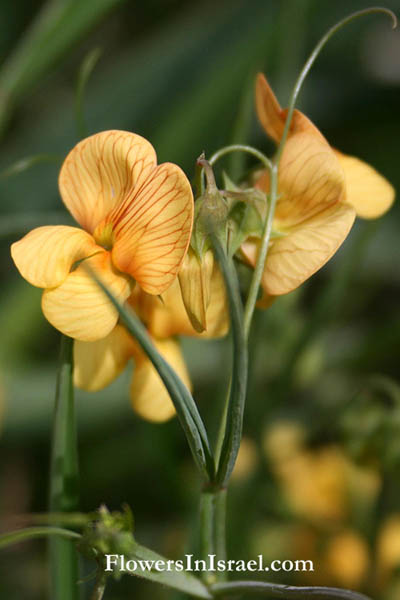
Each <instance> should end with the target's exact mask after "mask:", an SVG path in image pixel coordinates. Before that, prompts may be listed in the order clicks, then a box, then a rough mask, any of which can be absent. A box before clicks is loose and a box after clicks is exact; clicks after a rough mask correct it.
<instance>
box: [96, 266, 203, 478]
mask: <svg viewBox="0 0 400 600" xmlns="http://www.w3.org/2000/svg"><path fill="white" fill-rule="evenodd" d="M88 271H89V269H88ZM89 272H90V274H91V276H92V277H93V279H94V280H95V281H96V283H97V284H98V285H99V286H100V288H101V289H102V290H103V292H104V293H105V294H106V295H107V296H108V298H109V299H110V300H111V302H112V304H113V305H114V306H115V308H116V309H117V311H118V313H119V315H120V317H121V321H122V322H123V323H124V325H125V327H126V328H127V329H128V331H129V333H130V334H131V335H132V336H133V337H134V338H135V339H136V340H137V341H138V342H139V344H140V346H141V348H142V350H143V351H144V353H145V354H146V355H147V356H148V358H149V359H150V361H151V362H152V364H153V365H154V367H155V368H156V370H157V372H158V374H159V376H160V377H161V379H162V381H163V383H164V385H165V387H166V389H167V390H168V393H169V395H170V397H171V400H172V402H173V403H174V406H175V409H176V413H177V415H178V419H179V421H180V423H181V425H182V428H183V430H184V432H185V435H186V439H187V440H188V443H189V446H190V449H191V451H192V455H193V458H194V460H195V463H196V464H197V466H198V467H199V469H200V471H201V472H202V473H203V474H204V475H205V476H206V477H207V478H208V479H209V480H210V481H211V480H213V477H214V459H213V457H212V454H211V450H210V446H209V442H208V437H207V432H206V429H205V427H204V424H203V421H202V419H201V416H200V414H199V411H198V409H197V406H196V404H195V402H194V400H193V398H192V395H191V394H190V392H189V390H188V389H187V387H186V386H185V384H184V383H183V382H182V380H181V379H180V378H179V377H178V375H177V374H176V373H175V371H174V370H173V369H172V368H171V367H170V365H169V364H168V363H167V361H166V360H165V359H164V358H163V357H162V356H161V354H159V352H158V351H157V349H156V348H155V346H154V344H153V342H152V341H151V339H150V337H149V335H148V334H147V331H146V329H145V327H144V326H143V325H142V323H141V321H140V320H139V319H138V318H137V316H136V315H135V314H134V313H133V311H132V310H131V309H130V308H128V307H125V306H122V305H121V304H120V303H119V302H118V301H117V300H116V298H115V297H114V296H113V294H111V292H110V291H109V290H108V289H107V287H106V286H105V285H104V284H103V283H102V281H101V280H100V279H99V278H98V277H97V276H96V275H95V274H94V273H93V271H91V270H90V271H89Z"/></svg>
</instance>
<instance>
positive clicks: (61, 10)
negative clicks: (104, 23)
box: [0, 0, 124, 129]
mask: <svg viewBox="0 0 400 600" xmlns="http://www.w3.org/2000/svg"><path fill="white" fill-rule="evenodd" d="M123 1H124V0H96V2H82V0H69V1H67V2H52V1H50V0H48V2H47V3H46V4H45V5H44V7H43V9H42V11H41V12H40V13H39V15H38V17H37V18H36V20H35V21H34V23H33V25H32V26H31V28H30V30H29V31H28V33H27V34H26V35H25V36H24V37H23V38H22V40H21V42H20V44H19V45H18V46H17V48H16V49H15V51H14V53H13V54H12V55H11V56H10V58H9V59H8V60H7V62H6V63H4V65H3V67H2V69H1V71H0V87H1V89H2V100H1V103H0V129H3V128H4V126H5V125H6V123H7V122H8V119H9V117H10V114H11V112H12V110H13V108H14V106H15V105H16V104H17V103H18V102H20V101H21V100H22V98H23V97H24V96H25V95H26V94H27V92H28V91H30V89H31V88H32V87H33V86H34V85H35V84H36V83H37V81H38V80H40V78H41V77H42V76H43V75H44V74H45V73H47V72H48V71H49V70H50V69H51V67H52V66H53V65H54V64H55V63H56V62H57V61H59V60H60V59H61V58H62V57H63V56H64V55H65V54H66V53H67V52H68V50H69V49H70V48H71V47H72V46H73V45H74V44H75V43H76V42H77V41H78V40H80V39H81V38H82V37H83V36H84V35H85V34H86V33H87V32H88V31H89V30H90V29H91V28H92V27H93V26H94V25H95V24H96V23H98V22H99V21H100V20H101V19H102V18H103V17H104V16H105V15H106V14H107V13H108V12H110V11H111V10H112V9H113V8H115V7H116V6H118V4H121V3H122V2H123Z"/></svg>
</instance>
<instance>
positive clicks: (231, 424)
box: [212, 236, 247, 488]
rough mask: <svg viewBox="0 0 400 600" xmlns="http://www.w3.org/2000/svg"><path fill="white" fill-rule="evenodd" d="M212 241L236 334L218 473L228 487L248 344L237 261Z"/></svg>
mask: <svg viewBox="0 0 400 600" xmlns="http://www.w3.org/2000/svg"><path fill="white" fill-rule="evenodd" d="M212 242H213V246H214V250H215V254H216V257H217V259H218V262H219V265H220V267H221V270H222V273H223V276H224V280H225V286H226V290H227V295H228V300H229V314H230V319H231V328H232V336H233V344H232V346H233V364H232V382H231V386H230V394H229V406H228V412H227V419H226V427H225V432H224V440H223V443H222V449H221V456H220V460H219V462H218V467H217V476H216V482H217V485H218V486H219V487H222V488H224V487H226V486H227V485H228V482H229V478H230V476H231V473H232V471H233V468H234V466H235V462H236V458H237V454H238V452H239V446H240V442H241V437H242V427H243V413H244V405H245V401H246V387H247V344H246V338H245V333H244V326H243V307H242V301H241V299H240V292H239V283H238V279H237V274H236V271H235V268H234V265H233V261H232V259H231V258H229V257H228V256H227V255H226V253H225V250H224V249H223V247H222V245H221V243H220V241H219V240H218V239H217V238H216V237H215V236H213V238H212Z"/></svg>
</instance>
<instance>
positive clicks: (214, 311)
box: [74, 267, 229, 422]
mask: <svg viewBox="0 0 400 600" xmlns="http://www.w3.org/2000/svg"><path fill="white" fill-rule="evenodd" d="M128 303H129V304H131V306H132V307H133V308H134V310H135V312H136V313H137V315H138V316H139V317H140V318H141V320H142V321H143V322H144V324H145V325H146V328H147V330H148V332H149V334H150V335H151V337H152V339H153V342H154V344H155V346H156V348H157V350H158V351H159V352H160V354H162V356H163V357H164V358H165V360H166V361H167V362H168V363H169V364H170V365H171V367H172V368H173V369H174V370H175V371H176V372H177V374H178V375H179V377H180V378H181V379H182V381H183V382H184V383H185V384H186V386H187V387H188V388H189V389H191V382H190V378H189V374H188V371H187V368H186V365H185V361H184V358H183V355H182V352H181V349H180V345H179V342H178V340H177V339H176V336H177V335H186V336H196V337H203V338H214V337H221V336H223V335H225V334H226V332H227V330H228V326H229V323H228V318H227V311H226V296H225V287H224V282H223V279H222V275H221V273H220V271H219V269H217V268H216V267H215V269H214V271H213V276H212V278H211V286H210V304H209V306H208V309H207V313H206V317H207V331H205V332H203V333H202V334H198V333H197V332H196V331H195V329H194V328H193V326H192V324H191V322H190V320H189V317H188V315H187V312H186V309H185V306H184V304H183V300H182V295H181V291H180V287H179V283H178V281H177V279H175V280H174V282H173V283H172V285H171V286H170V287H169V288H168V289H167V290H166V291H165V292H164V294H162V296H161V298H159V297H157V296H154V295H150V294H147V293H146V292H143V290H141V289H140V288H139V286H137V287H135V289H134V290H133V293H132V294H131V296H130V297H129V299H128ZM131 358H133V359H134V361H135V370H134V373H133V378H132V383H131V386H130V398H131V403H132V406H133V408H134V410H135V411H136V412H137V413H138V414H139V415H140V416H142V417H143V418H145V419H148V420H149V421H154V422H162V421H165V420H167V419H169V418H170V417H172V416H173V415H174V414H175V408H174V406H173V404H172V401H171V399H170V397H169V394H168V392H167V390H166V388H165V386H164V384H163V382H162V381H161V379H160V376H159V375H158V373H157V371H156V370H155V368H154V367H153V365H152V364H151V362H150V360H149V359H148V358H147V356H146V355H145V354H144V353H143V351H142V350H141V349H140V347H139V345H138V344H137V343H136V342H135V341H134V340H133V339H132V338H131V337H130V335H129V334H128V332H127V331H126V330H125V328H124V327H123V326H122V325H119V324H118V325H116V327H115V328H114V329H113V330H112V331H111V333H110V334H109V335H108V336H107V337H105V338H103V339H101V340H98V341H94V342H84V341H77V340H76V341H75V344H74V365H75V367H74V383H75V385H76V386H77V387H79V388H82V389H84V390H87V391H92V392H94V391H97V390H100V389H102V388H104V387H105V386H107V385H108V384H109V383H111V382H112V381H113V380H114V379H115V378H116V377H117V376H118V375H119V374H120V373H121V372H122V371H123V369H124V368H125V366H126V364H127V363H128V361H129V360H130V359H131Z"/></svg>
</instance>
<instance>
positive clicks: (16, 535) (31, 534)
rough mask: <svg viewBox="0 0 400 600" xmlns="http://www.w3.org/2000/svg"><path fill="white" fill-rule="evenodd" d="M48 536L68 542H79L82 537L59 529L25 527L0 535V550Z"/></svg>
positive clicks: (67, 530)
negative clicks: (54, 536)
mask: <svg viewBox="0 0 400 600" xmlns="http://www.w3.org/2000/svg"><path fill="white" fill-rule="evenodd" d="M49 535H56V536H60V537H62V538H66V539H68V540H79V539H80V538H81V537H82V536H81V535H80V534H79V533H76V532H75V531H70V530H69V529H62V528H61V527H26V528H25V529H18V530H17V531H10V532H9V533H3V534H2V535H0V549H2V548H6V547H7V546H12V545H13V544H20V543H21V542H24V541H25V540H32V539H34V538H40V537H47V536H49Z"/></svg>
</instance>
